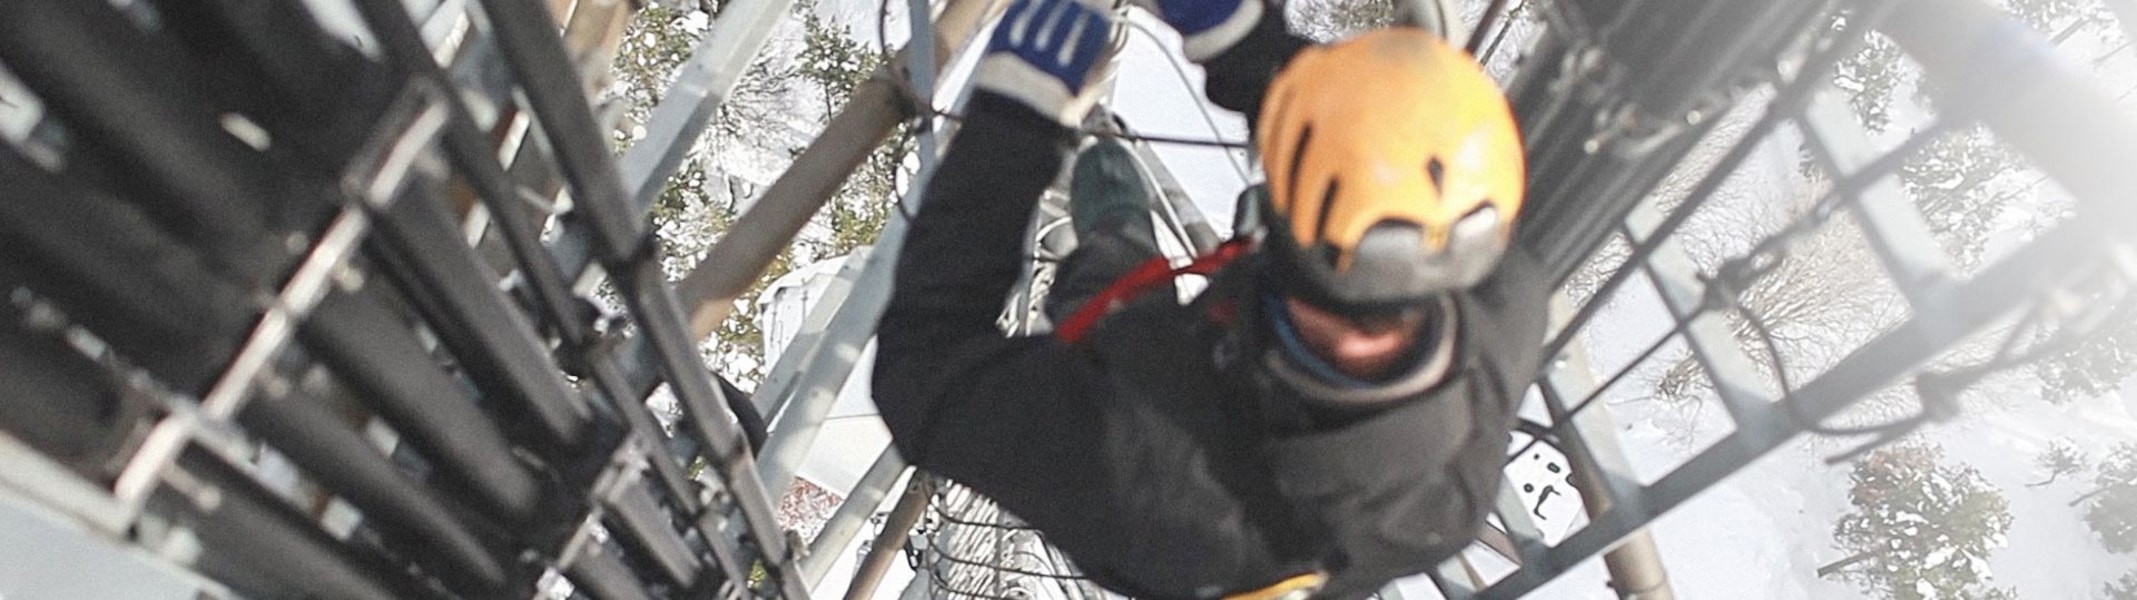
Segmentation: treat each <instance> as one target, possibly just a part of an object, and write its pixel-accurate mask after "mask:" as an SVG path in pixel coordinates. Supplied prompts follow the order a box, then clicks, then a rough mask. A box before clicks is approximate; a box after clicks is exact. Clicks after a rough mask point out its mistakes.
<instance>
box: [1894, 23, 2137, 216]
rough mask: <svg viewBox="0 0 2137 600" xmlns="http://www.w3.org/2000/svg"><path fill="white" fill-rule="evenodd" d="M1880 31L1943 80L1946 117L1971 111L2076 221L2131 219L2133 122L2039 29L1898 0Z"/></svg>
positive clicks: (2136, 134) (2136, 145)
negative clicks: (2052, 187) (2070, 205)
mask: <svg viewBox="0 0 2137 600" xmlns="http://www.w3.org/2000/svg"><path fill="white" fill-rule="evenodd" d="M2125 12H2127V11H2125ZM2123 25H2124V26H2125V27H2128V26H2132V24H2130V23H2127V22H2125V23H2123ZM1881 31H1883V32H1884V33H1885V34H1886V35H1889V36H1891V37H1892V41H1894V42H1896V43H1898V44H1899V46H1900V48H1901V49H1903V50H1906V51H1907V53H1908V54H1909V55H1910V56H1913V57H1914V58H1915V60H1916V61H1918V62H1920V63H1921V64H1922V68H1923V70H1924V71H1926V72H1927V73H1928V74H1929V76H1930V78H1931V79H1933V80H1936V81H1939V82H1941V83H1944V84H1945V85H1943V86H1941V87H1939V88H1937V89H1938V90H1939V91H1941V92H1942V93H1941V94H1940V95H1939V96H1938V99H1939V100H1940V101H1942V102H1941V103H1942V104H1944V105H1945V106H1946V109H1945V112H1946V113H1956V114H1961V115H1966V116H1977V117H1980V119H1981V120H1982V122H1984V123H1986V124H1987V125H1988V126H1989V128H1990V129H1991V130H1993V131H1995V132H1996V135H1997V137H1998V138H1999V139H2000V140H2002V141H2003V142H2005V143H2008V144H2010V145H2011V147H2013V148H2016V149H2018V150H2019V151H2020V152H2022V153H2024V154H2025V155H2026V158H2027V159H2029V160H2030V162H2031V163H2032V164H2034V165H2036V166H2038V167H2039V168H2040V170H2041V171H2042V172H2044V173H2047V174H2048V175H2049V176H2052V177H2054V178H2055V180H2056V182H2057V183H2059V184H2061V185H2062V186H2063V187H2064V189H2067V190H2069V191H2070V193H2071V195H2072V196H2075V197H2077V198H2078V200H2079V202H2078V207H2077V210H2078V214H2077V219H2079V220H2088V219H2108V222H2114V223H2130V222H2132V221H2131V213H2133V212H2137V209H2132V208H2131V204H2132V203H2130V202H2128V201H2127V197H2128V195H2129V192H2130V190H2133V189H2137V170H2133V169H2130V168H2129V164H2128V159H2129V157H2132V156H2137V120H2132V119H2131V118H2130V117H2129V115H2128V113H2126V112H2124V111H2123V109H2122V108H2121V107H2120V106H2118V105H2117V104H2116V102H2115V100H2114V99H2113V98H2110V97H2108V96H2107V95H2106V94H2103V93H2101V92H2100V91H2099V90H2098V89H2096V88H2095V87H2094V86H2093V85H2092V84H2091V83H2089V82H2088V81H2086V78H2085V77H2084V76H2082V75H2081V74H2080V73H2082V71H2080V70H2078V69H2075V68H2072V66H2071V65H2069V64H2068V63H2067V61H2064V60H2062V59H2061V58H2060V57H2059V56H2058V55H2057V54H2056V52H2055V47H2054V44H2052V43H2050V42H2049V41H2048V40H2047V39H2046V38H2045V37H2043V36H2042V35H2041V34H2040V33H2039V32H2036V31H2034V30H2032V29H2031V28H2028V27H2026V26H2025V25H2024V24H2022V23H2019V22H2018V21H2016V20H2014V19H2012V18H2011V17H2010V16H2009V15H2007V14H2004V13H2003V12H2002V11H1999V10H1997V9H1995V8H1992V7H1990V6H1988V5H1986V4H1982V3H1980V2H1976V1H1950V2H1919V1H1903V2H1901V3H1900V6H1899V7H1897V9H1896V13H1895V14H1894V15H1893V17H1892V18H1890V19H1886V20H1885V21H1884V23H1883V25H1882V26H1881Z"/></svg>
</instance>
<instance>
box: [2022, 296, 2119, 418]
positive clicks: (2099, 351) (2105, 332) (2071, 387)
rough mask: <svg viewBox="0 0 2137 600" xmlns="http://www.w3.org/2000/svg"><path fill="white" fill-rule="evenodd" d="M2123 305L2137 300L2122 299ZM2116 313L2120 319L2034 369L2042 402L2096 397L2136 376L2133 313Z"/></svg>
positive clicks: (2043, 360) (2104, 325)
mask: <svg viewBox="0 0 2137 600" xmlns="http://www.w3.org/2000/svg"><path fill="white" fill-rule="evenodd" d="M2123 302H2137V299H2130V298H2125V299H2123ZM2118 310H2119V309H2118ZM2119 312H2121V313H2122V314H2121V316H2120V318H2117V319H2113V320H2110V321H2108V322H2107V323H2104V324H2102V325H2101V327H2100V329H2099V330H2097V331H2095V332H2093V335H2092V336H2091V337H2090V338H2089V339H2086V340H2085V341H2083V342H2080V343H2079V344H2078V345H2077V346H2076V347H2073V348H2071V349H2070V350H2068V351H2065V352H2063V353H2061V354H2056V355H2053V356H2049V357H2048V358H2045V359H2042V360H2041V362H2040V364H2038V365H2036V366H2035V367H2034V369H2033V374H2034V376H2035V377H2038V378H2040V381H2041V397H2042V398H2043V399H2046V400H2047V401H2048V402H2050V403H2054V404H2066V403H2069V402H2071V401H2075V400H2082V399H2085V398H2093V397H2097V396H2100V395H2103V394H2106V393H2109V392H2112V391H2115V390H2116V389H2118V388H2120V387H2122V382H2123V381H2124V380H2127V379H2129V378H2130V376H2132V375H2137V310H2119Z"/></svg>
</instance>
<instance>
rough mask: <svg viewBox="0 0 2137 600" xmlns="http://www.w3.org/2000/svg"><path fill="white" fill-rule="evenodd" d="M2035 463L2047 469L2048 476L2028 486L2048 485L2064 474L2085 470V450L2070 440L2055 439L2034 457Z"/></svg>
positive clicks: (2043, 469) (2041, 468) (2042, 468)
mask: <svg viewBox="0 0 2137 600" xmlns="http://www.w3.org/2000/svg"><path fill="white" fill-rule="evenodd" d="M2033 465H2034V466H2036V467H2039V468H2040V470H2042V471H2047V472H2048V478H2047V479H2044V480H2041V481H2040V482H2039V483H2029V484H2026V486H2027V487H2040V486H2044V485H2048V484H2051V483H2055V480H2056V479H2057V478H2060V477H2062V476H2064V475H2074V474H2076V473H2077V472H2079V471H2083V470H2085V451H2084V450H2081V449H2079V448H2078V445H2077V444H2073V443H2070V440H2067V439H2063V440H2055V441H2052V442H2048V449H2047V450H2042V451H2041V454H2040V456H2038V457H2034V459H2033Z"/></svg>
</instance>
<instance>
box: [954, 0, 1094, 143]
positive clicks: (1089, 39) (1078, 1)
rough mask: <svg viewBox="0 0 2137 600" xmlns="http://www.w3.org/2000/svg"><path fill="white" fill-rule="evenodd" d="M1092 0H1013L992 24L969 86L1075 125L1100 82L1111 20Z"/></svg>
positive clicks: (1090, 103) (1080, 122)
mask: <svg viewBox="0 0 2137 600" xmlns="http://www.w3.org/2000/svg"><path fill="white" fill-rule="evenodd" d="M1087 1H1092V0H1016V1H1015V2H1013V3H1011V4H1010V5H1009V11H1008V12H1007V13H1005V14H1003V15H1002V21H1001V23H999V24H997V25H995V26H994V39H993V40H991V41H989V42H988V43H987V53H986V54H985V55H984V56H982V57H981V58H980V63H979V69H978V71H977V72H976V73H975V74H974V75H973V85H974V86H977V87H979V88H980V89H983V90H987V91H990V92H994V93H997V94H1001V95H1003V96H1008V97H1009V98H1011V99H1014V100H1016V101H1018V102H1022V103H1024V104H1025V105H1026V106H1030V107H1031V108H1032V109H1033V110H1036V111H1038V112H1039V114H1041V115H1045V116H1047V117H1049V118H1052V119H1054V120H1056V121H1059V122H1060V123H1061V124H1062V125H1063V126H1066V127H1076V126H1078V125H1081V124H1082V123H1083V117H1084V115H1085V114H1087V113H1089V112H1090V111H1091V107H1092V106H1093V105H1095V104H1097V103H1098V96H1099V93H1100V91H1101V88H1103V87H1104V85H1103V83H1104V80H1105V71H1107V69H1106V68H1104V67H1103V66H1101V65H1099V62H1100V61H1102V60H1105V59H1106V54H1107V53H1108V46H1110V44H1109V43H1108V42H1109V41H1110V40H1111V39H1112V36H1113V20H1112V14H1111V11H1110V10H1109V9H1108V8H1105V7H1102V6H1098V5H1096V4H1095V3H1086V2H1087Z"/></svg>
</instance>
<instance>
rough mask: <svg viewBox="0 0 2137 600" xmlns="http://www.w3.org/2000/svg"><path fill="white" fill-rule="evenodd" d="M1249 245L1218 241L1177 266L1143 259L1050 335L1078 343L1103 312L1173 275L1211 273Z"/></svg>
mask: <svg viewBox="0 0 2137 600" xmlns="http://www.w3.org/2000/svg"><path fill="white" fill-rule="evenodd" d="M1249 246H1251V243H1250V241H1249V240H1247V239H1245V238H1235V239H1232V240H1230V241H1226V242H1225V243H1223V244H1218V245H1217V248H1216V249H1215V250H1211V251H1210V253H1209V254H1205V255H1203V256H1200V257H1197V258H1195V260H1194V262H1191V263H1188V264H1186V265H1183V266H1179V267H1174V266H1172V261H1170V260H1168V259H1166V258H1165V257H1163V256H1159V257H1155V258H1152V259H1150V260H1148V261H1144V262H1143V264H1140V265H1136V266H1135V268H1134V269H1130V270H1129V271H1128V273H1127V274H1125V275H1121V276H1120V278H1119V279H1115V280H1113V283H1112V284H1109V285H1107V286H1106V289H1104V290H1101V291H1099V292H1098V295H1096V296H1092V297H1091V299H1090V300H1089V301H1086V302H1084V303H1083V306H1082V307H1079V308H1077V309H1076V312H1074V313H1070V314H1069V317H1068V318H1067V319H1064V320H1062V322H1061V323H1059V324H1057V325H1055V327H1054V337H1056V338H1059V339H1060V340H1061V341H1063V342H1067V343H1069V344H1075V343H1077V342H1080V341H1082V340H1083V336H1084V334H1087V333H1090V331H1091V328H1092V327H1096V326H1097V325H1098V321H1099V320H1100V319H1104V318H1105V316H1106V315H1109V314H1113V311H1115V310H1118V309H1120V307H1122V306H1126V305H1127V304H1128V302H1129V301H1131V300H1134V299H1136V298H1138V297H1141V296H1142V295H1143V294H1145V293H1148V292H1149V291H1150V290H1153V289H1157V287H1158V286H1160V285H1163V284H1165V283H1166V282H1169V281H1172V278H1174V277H1178V276H1181V275H1202V276H1205V277H1207V276H1209V275H1210V274H1211V273H1215V272H1217V269H1221V268H1223V267H1224V266H1225V265H1227V264H1231V262H1232V260H1233V259H1236V258H1239V257H1240V256H1244V255H1246V253H1247V249H1248V247H1249Z"/></svg>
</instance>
